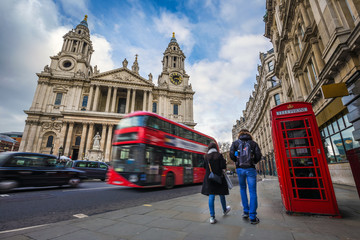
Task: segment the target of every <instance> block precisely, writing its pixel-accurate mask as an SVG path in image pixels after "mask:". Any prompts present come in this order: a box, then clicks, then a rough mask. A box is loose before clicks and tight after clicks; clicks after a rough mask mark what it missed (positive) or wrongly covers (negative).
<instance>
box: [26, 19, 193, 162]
mask: <svg viewBox="0 0 360 240" xmlns="http://www.w3.org/2000/svg"><path fill="white" fill-rule="evenodd" d="M63 38H64V41H63V45H62V48H61V51H60V52H59V53H58V54H57V55H56V56H52V57H50V59H51V62H50V65H46V66H45V67H44V70H43V71H42V72H41V73H37V76H38V77H39V79H38V83H37V88H36V91H35V95H34V98H33V101H32V104H31V106H30V109H29V110H26V111H25V113H26V114H27V115H28V116H27V119H26V124H25V129H24V133H23V138H22V141H21V145H20V149H19V151H25V152H38V153H52V154H55V155H58V154H61V155H65V156H71V158H72V159H86V158H88V157H87V154H88V153H89V151H90V150H91V147H92V145H93V139H94V136H95V135H97V134H98V135H99V136H100V137H101V140H100V148H101V149H100V150H101V152H102V156H101V157H99V159H97V160H102V161H109V160H110V156H111V141H112V137H113V132H114V130H115V128H116V126H117V124H118V123H119V121H120V120H121V119H122V118H123V117H124V116H125V115H126V114H128V113H131V112H134V111H150V112H155V113H157V114H159V115H161V116H163V117H165V118H168V119H171V120H173V121H176V122H179V123H182V124H185V125H187V126H189V127H191V128H194V126H195V125H196V123H194V119H193V96H194V94H195V92H194V91H193V90H192V87H191V84H190V83H189V75H187V74H186V71H185V55H184V53H183V52H182V50H181V49H180V47H179V44H178V43H177V41H176V38H175V34H174V33H173V36H172V38H171V40H170V43H169V44H168V46H167V48H166V49H165V52H164V54H163V59H162V72H161V74H160V75H159V77H158V82H157V85H156V84H154V83H153V77H152V74H151V73H150V74H149V75H148V77H142V76H140V75H139V64H138V59H137V56H136V57H135V60H134V62H133V64H132V65H131V67H130V66H128V61H127V60H126V58H125V59H124V61H123V62H122V67H121V68H117V69H114V70H110V71H106V72H100V71H99V70H98V69H97V66H94V67H93V66H92V65H91V64H90V62H91V55H92V53H93V52H94V49H93V45H92V42H91V40H90V31H89V28H88V24H87V16H85V18H84V20H83V21H81V22H80V24H79V25H77V26H76V28H75V29H73V30H71V31H69V32H68V33H67V34H65V35H64V37H63ZM159 60H160V59H159Z"/></svg>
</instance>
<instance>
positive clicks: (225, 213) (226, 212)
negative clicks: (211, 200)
mask: <svg viewBox="0 0 360 240" xmlns="http://www.w3.org/2000/svg"><path fill="white" fill-rule="evenodd" d="M230 210H231V207H230V206H227V207H226V210H225V212H224V215H227V214H228V213H229V212H230Z"/></svg>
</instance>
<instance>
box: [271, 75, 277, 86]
mask: <svg viewBox="0 0 360 240" xmlns="http://www.w3.org/2000/svg"><path fill="white" fill-rule="evenodd" d="M270 81H271V86H272V87H275V86H277V85H278V84H279V83H278V82H277V81H276V78H275V77H272V78H271V79H270Z"/></svg>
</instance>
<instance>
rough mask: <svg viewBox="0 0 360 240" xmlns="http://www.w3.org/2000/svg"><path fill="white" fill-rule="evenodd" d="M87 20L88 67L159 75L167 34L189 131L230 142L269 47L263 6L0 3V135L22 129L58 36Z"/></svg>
mask: <svg viewBox="0 0 360 240" xmlns="http://www.w3.org/2000/svg"><path fill="white" fill-rule="evenodd" d="M85 14H87V15H88V24H89V29H90V33H91V40H92V42H93V46H94V50H95V52H94V54H93V57H92V61H91V64H92V66H95V65H97V66H98V69H100V70H101V72H103V71H108V70H111V69H116V68H119V67H121V66H122V65H121V62H122V61H123V60H124V58H127V60H128V61H129V64H132V62H133V61H134V58H135V54H138V55H139V57H138V62H139V67H140V71H139V72H140V75H141V76H143V77H145V78H147V76H148V74H149V73H152V75H153V76H154V83H155V84H156V83H157V76H158V75H159V74H160V72H161V70H162V68H161V60H162V56H163V52H164V51H165V49H166V47H167V45H168V43H169V42H170V39H171V36H172V32H175V34H176V39H177V41H178V43H179V45H180V47H181V48H182V50H183V52H184V54H185V56H186V61H185V70H186V71H187V73H188V74H189V75H190V83H191V84H192V87H193V90H194V91H195V92H196V93H195V95H194V121H195V122H196V123H197V126H196V127H195V129H196V130H198V131H201V132H204V133H206V134H208V135H211V136H213V137H215V138H216V139H217V140H218V141H231V140H232V139H231V129H232V127H233V125H234V124H235V122H236V120H237V119H239V118H240V116H241V115H242V110H243V109H244V108H245V104H246V102H247V100H248V99H249V96H250V93H251V92H252V90H253V86H254V83H255V81H256V80H255V79H256V74H257V65H258V64H260V60H259V53H260V52H266V51H268V50H270V49H271V48H272V46H271V43H270V42H269V40H268V39H266V38H265V37H263V34H264V28H265V26H264V22H263V20H262V19H263V16H264V14H265V0H252V1H248V0H184V1H180V0H178V1H175V0H168V1H166V0H112V1H105V0H77V1H73V0H57V1H50V0H43V1H42V0H17V1H12V0H2V1H0V31H1V34H0V51H1V53H2V54H1V55H0V63H1V64H0V83H1V88H0V132H8V131H20V132H21V131H23V130H24V125H25V119H26V114H25V113H24V112H23V111H24V110H27V109H29V108H30V105H31V102H32V99H33V95H34V92H35V89H36V85H37V80H38V78H37V76H36V73H39V72H41V71H42V70H43V68H44V66H45V65H47V64H50V56H53V55H56V54H57V53H58V52H59V51H60V50H61V47H62V42H63V38H62V36H63V35H65V34H66V33H67V32H68V31H70V30H71V29H72V28H75V26H76V25H77V24H79V23H80V21H81V20H83V18H84V15H85Z"/></svg>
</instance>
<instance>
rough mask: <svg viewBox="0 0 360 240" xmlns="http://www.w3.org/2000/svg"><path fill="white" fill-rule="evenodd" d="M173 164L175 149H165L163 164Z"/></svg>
mask: <svg viewBox="0 0 360 240" xmlns="http://www.w3.org/2000/svg"><path fill="white" fill-rule="evenodd" d="M174 164H175V150H172V149H165V152H164V156H163V165H164V166H174Z"/></svg>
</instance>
